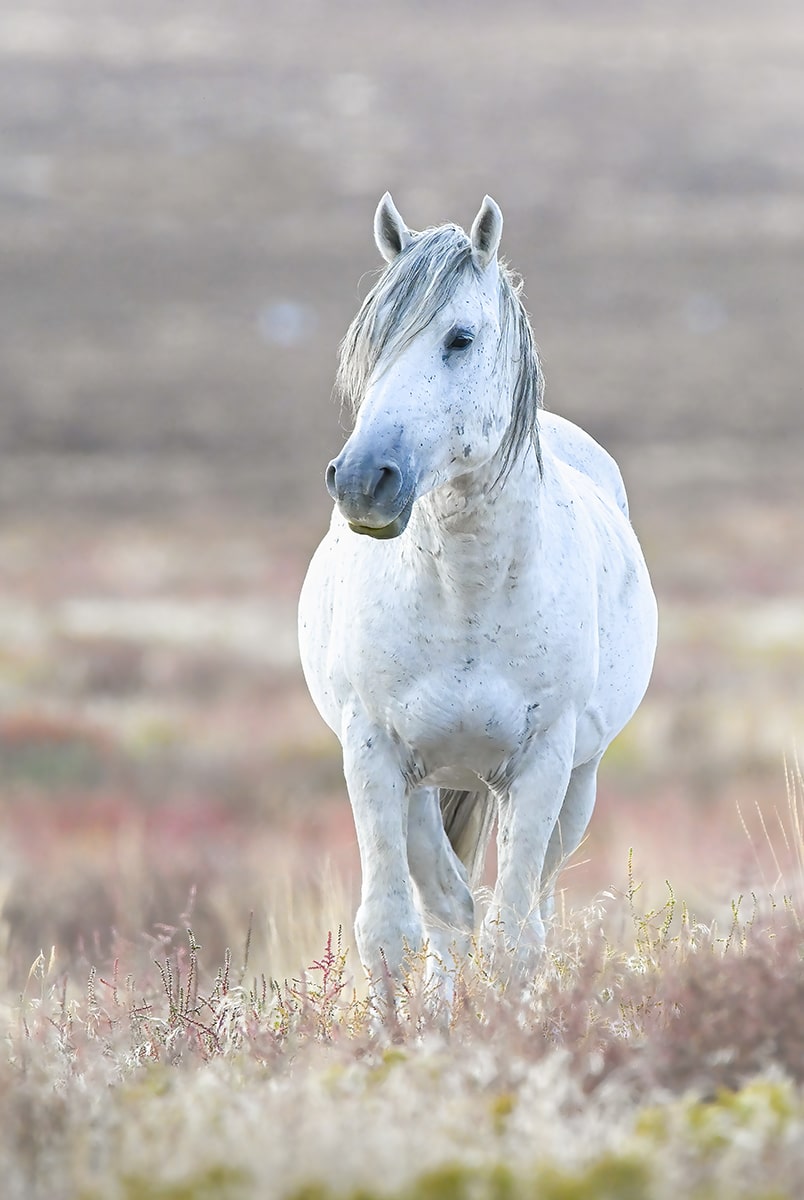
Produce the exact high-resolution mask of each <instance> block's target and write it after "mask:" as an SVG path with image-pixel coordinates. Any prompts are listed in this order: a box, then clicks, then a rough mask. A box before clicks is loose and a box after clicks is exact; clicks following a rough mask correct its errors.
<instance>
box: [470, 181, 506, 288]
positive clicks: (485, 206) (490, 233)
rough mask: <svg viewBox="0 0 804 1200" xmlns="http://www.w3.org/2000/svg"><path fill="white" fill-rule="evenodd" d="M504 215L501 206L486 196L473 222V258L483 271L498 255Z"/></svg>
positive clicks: (471, 235) (471, 236)
mask: <svg viewBox="0 0 804 1200" xmlns="http://www.w3.org/2000/svg"><path fill="white" fill-rule="evenodd" d="M502 227H503V215H502V212H501V211H500V206H499V205H498V204H497V203H495V201H494V200H492V198H491V196H486V197H485V198H484V200H483V203H482V204H481V205H480V212H479V213H478V214H477V216H476V217H475V219H474V223H473V224H472V232H471V234H470V235H469V236H470V238H471V242H472V258H473V259H474V260H475V262H476V263H477V265H478V266H479V267H480V269H481V270H482V271H485V269H486V267H487V266H488V265H489V263H491V262H493V261H494V260H495V259H496V257H497V251H498V249H499V246H500V238H501V237H502Z"/></svg>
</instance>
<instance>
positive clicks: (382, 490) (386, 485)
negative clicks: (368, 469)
mask: <svg viewBox="0 0 804 1200" xmlns="http://www.w3.org/2000/svg"><path fill="white" fill-rule="evenodd" d="M401 490H402V472H401V471H400V469H399V467H397V466H394V465H393V464H386V466H384V467H380V468H379V470H378V472H377V478H376V481H375V484H374V491H373V493H372V498H373V500H374V502H375V504H392V503H393V502H394V500H396V498H397V496H398V495H399V493H400V491H401Z"/></svg>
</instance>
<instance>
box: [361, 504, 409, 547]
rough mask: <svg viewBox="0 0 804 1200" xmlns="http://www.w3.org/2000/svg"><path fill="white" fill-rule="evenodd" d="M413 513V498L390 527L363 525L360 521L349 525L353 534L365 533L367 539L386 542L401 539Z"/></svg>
mask: <svg viewBox="0 0 804 1200" xmlns="http://www.w3.org/2000/svg"><path fill="white" fill-rule="evenodd" d="M412 511H413V497H411V498H410V500H409V501H408V503H407V504H406V505H405V507H404V508H403V509H402V512H401V513H399V515H398V516H396V517H394V519H393V521H391V523H390V524H389V525H380V526H377V525H361V524H360V522H359V521H348V522H347V524H348V526H349V528H350V529H351V531H352V533H364V534H365V535H366V536H367V537H373V538H377V539H379V540H380V541H386V540H387V539H388V538H395V537H399V535H400V533H404V532H405V530H406V529H407V527H408V521H409V520H410V514H411V512H412Z"/></svg>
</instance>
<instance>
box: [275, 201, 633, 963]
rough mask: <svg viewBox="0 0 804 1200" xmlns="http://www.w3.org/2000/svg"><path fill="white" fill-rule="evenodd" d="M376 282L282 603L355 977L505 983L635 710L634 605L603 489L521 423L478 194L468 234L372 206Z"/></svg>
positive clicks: (619, 502)
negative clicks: (293, 607)
mask: <svg viewBox="0 0 804 1200" xmlns="http://www.w3.org/2000/svg"><path fill="white" fill-rule="evenodd" d="M374 232H375V238H376V242H377V246H378V247H379V249H380V251H381V253H382V255H383V256H384V258H385V259H386V260H387V263H388V265H387V267H386V268H385V270H384V271H383V273H382V275H381V276H380V278H379V281H378V282H377V284H376V286H375V287H374V288H373V289H372V291H371V292H370V293H369V295H368V296H367V297H366V299H365V301H364V303H363V305H362V307H361V308H360V311H359V312H358V314H357V316H356V317H355V319H354V321H353V322H352V325H351V327H350V329H349V331H348V333H347V335H346V337H345V339H344V342H343V345H342V347H341V358H340V367H339V374H338V382H339V386H340V389H341V392H342V395H343V396H344V398H345V399H346V400H347V401H348V402H349V403H350V404H351V406H352V408H353V410H354V412H355V414H356V423H355V427H354V432H353V433H352V435H351V437H350V438H349V439H348V441H347V442H346V445H345V446H344V448H343V450H342V451H341V453H340V454H339V455H338V457H337V458H336V459H334V460H333V462H331V463H330V464H329V468H328V470H327V487H328V489H329V492H330V495H331V496H332V498H333V499H334V500H335V502H336V504H335V510H334V512H333V516H332V524H331V526H330V530H329V532H328V533H327V535H326V537H325V538H324V540H323V542H322V543H321V545H320V546H319V548H318V550H317V551H316V554H315V556H314V558H313V561H312V563H311V565H310V569H309V572H308V574H307V578H306V581H305V584H304V588H303V590H302V596H301V604H300V614H299V629H300V646H301V656H302V663H303V667H304V672H305V675H306V678H307V683H308V686H309V688H310V692H311V694H312V697H313V700H314V701H315V703H316V705H317V707H318V709H319V710H320V712H321V715H322V716H323V718H324V720H325V721H326V722H327V724H328V725H329V726H330V727H331V728H332V729H333V730H334V732H335V733H336V734H337V736H338V738H339V739H340V741H341V743H342V746H343V761H344V773H345V776H346V784H347V787H348V791H349V798H350V800H351V804H352V809H353V812H354V820H355V826H356V829H357V838H358V843H359V847H360V860H361V866H362V892H361V901H360V906H359V909H358V912H357V916H356V921H355V933H356V938H357V946H358V950H359V953H360V957H361V960H362V962H363V964H364V966H365V967H366V968H367V970H368V971H369V972H370V973H371V974H372V975H373V976H374V977H375V978H376V977H378V976H379V977H381V976H382V975H383V972H384V971H386V970H388V971H390V973H391V975H392V976H397V975H398V974H399V972H400V970H401V969H402V966H403V962H404V959H405V955H406V952H407V951H413V952H416V951H419V950H420V949H422V948H424V947H427V949H428V953H429V955H430V956H431V961H434V962H435V967H434V969H435V970H436V972H437V973H440V972H441V969H442V968H441V965H440V964H442V963H443V964H445V965H449V964H450V960H451V956H454V955H455V954H458V955H462V954H464V953H466V952H467V951H468V950H469V948H470V944H471V942H470V940H471V936H472V932H473V928H474V898H473V893H472V888H473V886H474V885H475V884H476V882H477V880H478V877H479V874H480V872H481V870H482V866H483V860H484V856H485V851H486V848H487V845H488V841H489V838H490V834H491V830H492V827H493V824H494V821H495V818H496V820H497V823H498V831H497V844H498V878H497V883H496V887H495V890H494V893H493V897H492V900H491V903H490V906H489V909H488V912H487V914H486V916H485V919H484V922H483V930H482V938H481V944H485V946H486V947H487V948H488V950H489V951H490V952H494V951H496V950H498V949H500V948H504V949H505V951H507V952H508V953H510V954H512V955H513V958H514V961H515V962H518V963H519V965H520V969H521V970H529V969H530V968H531V967H532V966H533V965H534V963H535V962H536V961H537V959H538V954H539V951H540V950H541V947H542V945H543V942H544V936H545V929H544V920H545V917H547V916H548V915H549V914H550V912H551V911H552V895H553V889H554V886H555V879H556V875H557V873H558V870H559V868H560V866H561V864H562V862H563V860H564V859H565V858H566V857H567V855H569V854H571V853H572V852H573V851H574V850H575V849H576V847H577V846H578V844H579V843H580V841H581V838H582V836H583V834H584V831H585V829H586V826H587V824H588V822H589V819H590V816H591V813H592V808H593V805H594V801H595V789H596V780H597V769H598V764H599V763H600V759H601V757H602V755H603V752H604V750H605V749H606V747H607V746H608V744H609V743H610V742H611V740H612V738H614V736H615V735H616V734H617V733H618V732H619V731H620V730H621V729H622V727H623V726H624V725H625V724H626V722H627V721H628V720H629V718H630V717H631V716H632V714H633V712H634V710H635V709H636V707H637V705H638V704H639V702H640V700H641V698H642V696H643V694H644V692H645V688H646V687H647V684H648V680H649V678H650V673H651V669H652V664H653V656H654V651H655V646H656V605H655V600H654V597H653V592H652V590H651V585H650V580H649V577H648V572H647V569H646V566H645V562H644V559H643V557H642V553H641V550H640V547H639V544H638V542H637V539H636V536H635V534H634V531H633V529H632V528H631V524H630V522H629V519H628V508H627V501H626V498H625V491H624V488H623V483H622V478H621V476H620V472H619V470H618V468H617V465H616V464H615V462H614V461H613V459H612V458H610V456H609V455H608V454H607V453H606V451H605V450H603V449H602V448H601V447H600V446H598V445H597V443H596V442H594V441H593V440H592V438H591V437H589V435H588V434H586V433H584V432H583V431H582V430H580V429H579V428H577V427H576V426H575V425H572V424H570V422H569V421H566V420H564V419H563V418H561V417H558V416H554V415H552V414H550V413H547V412H543V411H542V412H541V413H540V408H541V398H542V391H543V381H542V375H541V370H540V367H539V360H538V356H537V353H536V349H535V347H534V342H533V333H532V330H531V327H530V322H529V320H528V317H527V314H526V312H525V309H524V307H523V305H522V301H521V299H520V288H519V286H518V285H517V284H516V283H515V281H514V279H513V278H512V275H511V273H510V272H509V270H508V269H507V267H506V266H505V265H504V264H503V263H500V262H499V261H498V258H497V250H498V247H499V243H500V235H501V233H502V214H501V212H500V210H499V208H498V207H497V205H496V204H495V202H494V201H493V200H492V199H491V198H490V197H488V196H487V197H486V198H485V200H484V201H483V205H482V207H481V209H480V212H479V213H478V215H477V217H476V219H475V222H474V224H473V225H472V230H471V233H470V235H469V236H467V235H466V233H465V232H464V231H463V230H462V229H460V228H459V227H457V226H455V225H443V226H441V227H439V228H435V229H428V230H425V231H424V232H422V233H415V232H413V231H411V230H409V229H408V228H407V226H406V225H405V223H404V221H403V220H402V218H401V216H400V214H399V213H398V212H397V210H396V208H395V207H394V204H393V201H392V200H391V197H390V195H388V194H387V193H386V195H385V196H384V197H383V199H382V200H381V201H380V204H379V207H378V209H377V213H376V216H375V222H374Z"/></svg>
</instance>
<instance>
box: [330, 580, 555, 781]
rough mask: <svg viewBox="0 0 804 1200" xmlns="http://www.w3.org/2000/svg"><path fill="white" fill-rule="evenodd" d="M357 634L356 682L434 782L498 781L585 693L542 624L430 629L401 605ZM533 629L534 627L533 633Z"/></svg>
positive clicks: (445, 625) (467, 624)
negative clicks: (468, 776)
mask: <svg viewBox="0 0 804 1200" xmlns="http://www.w3.org/2000/svg"><path fill="white" fill-rule="evenodd" d="M375 616H376V619H375V620H374V621H372V622H370V623H369V624H368V625H367V626H364V627H361V626H360V625H359V624H357V625H356V626H355V627H353V630H352V641H353V648H354V654H353V655H352V656H350V657H351V662H352V680H353V683H354V685H355V687H356V690H357V691H358V693H359V695H360V696H361V699H362V701H363V704H364V705H365V707H366V709H367V710H368V712H369V713H370V715H371V716H372V717H373V718H374V719H375V720H376V721H377V722H378V723H380V724H382V725H383V726H385V728H386V729H388V731H389V732H390V733H392V735H393V736H394V738H395V739H396V740H397V741H398V742H399V743H400V744H401V745H402V746H403V747H404V748H406V750H407V751H409V752H410V753H412V754H413V755H414V756H415V758H416V761H417V763H418V764H419V769H420V774H421V773H424V774H425V775H426V776H427V778H429V779H430V780H431V781H432V782H439V783H451V784H452V785H453V786H456V785H457V784H456V782H455V780H456V779H457V777H454V778H453V769H454V768H455V767H457V766H458V765H460V766H462V767H467V768H469V769H470V770H472V771H474V772H475V773H476V774H479V775H481V776H482V777H488V776H490V775H494V773H495V772H497V771H498V770H499V769H500V768H501V766H502V765H503V764H504V763H505V762H506V761H508V760H509V759H510V758H511V757H512V756H513V755H515V754H516V753H517V752H518V751H519V750H520V749H521V747H522V745H523V743H524V742H526V741H527V740H528V739H529V738H530V736H532V734H533V733H535V732H537V731H538V730H539V729H540V728H545V727H547V726H548V725H550V724H551V723H552V721H553V720H554V719H555V718H556V716H557V715H558V714H559V712H560V711H561V710H562V708H563V707H564V706H565V705H566V703H567V699H568V695H569V694H570V692H571V691H572V688H573V687H574V686H575V682H576V681H575V680H574V678H573V671H572V670H571V669H570V670H567V669H566V666H563V667H562V665H561V664H560V662H559V661H558V658H560V651H558V658H557V649H556V646H555V644H554V643H551V642H550V641H549V639H548V638H547V637H546V636H545V637H543V638H541V639H540V637H539V634H538V628H537V626H536V625H535V624H534V625H532V626H531V628H530V629H528V627H527V623H526V622H523V621H522V620H520V621H519V623H515V622H509V623H508V624H507V625H506V624H505V623H504V622H502V621H500V622H493V623H491V624H489V625H484V626H482V627H481V626H480V624H479V622H474V623H473V622H471V621H467V622H465V623H463V624H461V625H460V626H459V627H458V629H457V630H452V631H450V628H449V620H448V619H447V615H446V614H445V616H444V620H443V621H442V623H441V624H440V625H439V624H438V623H434V622H432V621H430V622H423V621H421V620H420V619H419V618H418V617H417V614H416V610H415V609H414V610H413V611H412V612H407V613H406V611H405V609H404V605H402V604H401V603H400V604H399V606H396V605H395V604H394V603H393V601H392V602H390V603H389V605H388V606H387V607H386V608H385V609H383V611H382V613H377V614H375ZM523 626H524V627H523Z"/></svg>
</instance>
